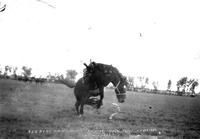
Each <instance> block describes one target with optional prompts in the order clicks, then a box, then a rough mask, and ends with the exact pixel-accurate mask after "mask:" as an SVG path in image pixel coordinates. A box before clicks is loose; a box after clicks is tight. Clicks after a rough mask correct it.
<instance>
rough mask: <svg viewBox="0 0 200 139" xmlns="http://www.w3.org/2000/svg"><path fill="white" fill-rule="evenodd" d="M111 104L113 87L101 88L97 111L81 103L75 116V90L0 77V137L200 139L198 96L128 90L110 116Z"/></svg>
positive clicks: (114, 99) (113, 100) (47, 138)
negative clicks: (101, 100) (80, 113)
mask: <svg viewBox="0 0 200 139" xmlns="http://www.w3.org/2000/svg"><path fill="white" fill-rule="evenodd" d="M112 102H116V96H115V94H114V91H113V90H108V89H105V98H104V105H103V107H102V108H101V109H100V113H98V112H96V110H95V109H93V108H92V107H90V106H85V109H84V111H85V113H84V116H83V117H82V118H79V117H78V116H76V112H75V109H74V104H75V97H74V94H73V89H70V88H68V87H66V86H64V85H60V84H51V83H47V84H44V85H42V86H41V85H36V84H34V83H32V84H30V83H23V82H18V81H13V80H0V138H45V139H54V138H85V139H90V138H91V139H93V138H106V139H107V138H131V137H134V135H138V134H141V135H151V137H154V136H155V137H157V136H158V137H171V138H200V98H199V97H195V98H191V97H180V96H166V95H158V94H147V93H135V92H127V99H126V102H125V103H123V104H120V108H121V112H120V113H119V114H117V115H116V116H115V117H114V118H113V120H108V117H109V116H110V114H112V112H113V106H112V104H111V103H112ZM143 137H145V136H143ZM148 137H149V136H148Z"/></svg>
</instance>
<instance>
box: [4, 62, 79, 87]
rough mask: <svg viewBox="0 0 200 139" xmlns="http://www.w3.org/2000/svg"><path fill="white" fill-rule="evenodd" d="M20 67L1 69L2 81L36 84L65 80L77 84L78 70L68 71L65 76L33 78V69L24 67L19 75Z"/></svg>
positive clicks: (49, 75)
mask: <svg viewBox="0 0 200 139" xmlns="http://www.w3.org/2000/svg"><path fill="white" fill-rule="evenodd" d="M17 70H18V67H12V66H8V65H7V66H5V67H3V69H2V67H1V68H0V79H13V80H18V81H23V82H35V83H41V84H42V83H45V82H53V83H57V81H61V80H63V81H64V80H65V81H67V82H70V83H74V82H75V78H76V75H77V74H78V73H77V72H76V70H73V69H70V70H66V75H63V74H51V73H49V74H48V75H47V76H46V77H42V76H40V77H39V78H37V77H35V76H32V68H30V67H27V66H23V67H22V68H21V70H22V72H21V73H19V74H17Z"/></svg>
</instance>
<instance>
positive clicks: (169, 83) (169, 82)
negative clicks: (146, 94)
mask: <svg viewBox="0 0 200 139" xmlns="http://www.w3.org/2000/svg"><path fill="white" fill-rule="evenodd" d="M171 86H172V81H171V80H169V81H168V84H167V90H168V91H171Z"/></svg>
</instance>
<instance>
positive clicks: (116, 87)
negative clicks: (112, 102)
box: [114, 81, 124, 96]
mask: <svg viewBox="0 0 200 139" xmlns="http://www.w3.org/2000/svg"><path fill="white" fill-rule="evenodd" d="M119 84H120V81H119V82H118V83H117V85H116V86H115V87H114V88H115V89H116V90H117V92H118V94H116V95H117V96H120V95H124V94H122V93H120V91H119V89H118V86H119Z"/></svg>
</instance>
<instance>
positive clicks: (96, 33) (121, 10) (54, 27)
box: [0, 0, 200, 82]
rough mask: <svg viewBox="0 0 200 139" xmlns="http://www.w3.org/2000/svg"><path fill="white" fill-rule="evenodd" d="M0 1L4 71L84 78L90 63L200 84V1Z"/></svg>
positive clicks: (129, 73)
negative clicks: (70, 72)
mask: <svg viewBox="0 0 200 139" xmlns="http://www.w3.org/2000/svg"><path fill="white" fill-rule="evenodd" d="M0 2H1V3H0V4H1V5H0V6H2V5H3V4H6V5H7V8H6V10H5V11H4V12H1V13H0V52H1V54H0V61H1V62H0V64H1V65H12V66H18V67H21V66H23V65H25V66H28V67H32V68H33V74H37V75H42V74H47V73H48V72H52V73H55V72H58V73H65V71H66V70H67V69H76V70H77V71H78V72H79V73H81V71H82V70H83V68H84V66H83V64H82V63H83V62H86V63H89V60H90V59H92V60H94V61H96V62H100V63H106V64H112V65H113V66H115V67H117V68H118V69H119V71H120V72H122V74H124V75H131V76H148V77H149V78H150V79H152V80H158V81H165V82H167V81H168V80H169V79H172V80H176V79H178V78H180V77H182V76H188V77H190V78H200V64H199V63H200V38H199V37H200V8H199V7H200V2H199V0H43V1H42V0H41V1H38V0H0ZM80 76H81V74H80V75H79V77H80Z"/></svg>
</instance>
